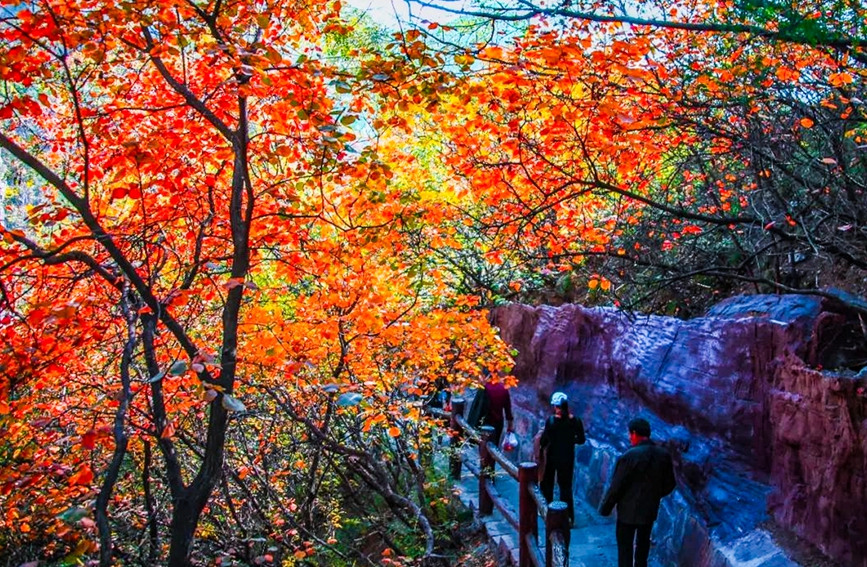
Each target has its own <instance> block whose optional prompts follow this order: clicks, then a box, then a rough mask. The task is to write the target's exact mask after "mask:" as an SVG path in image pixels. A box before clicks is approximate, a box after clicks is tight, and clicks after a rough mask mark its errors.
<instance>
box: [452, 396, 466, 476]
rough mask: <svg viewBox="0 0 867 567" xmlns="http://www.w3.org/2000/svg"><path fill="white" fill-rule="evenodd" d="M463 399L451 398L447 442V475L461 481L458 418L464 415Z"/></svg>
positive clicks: (460, 431) (459, 427) (459, 426)
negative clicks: (450, 415)
mask: <svg viewBox="0 0 867 567" xmlns="http://www.w3.org/2000/svg"><path fill="white" fill-rule="evenodd" d="M464 403H465V402H464V399H463V398H452V417H451V422H450V423H449V427H450V428H451V430H452V435H451V441H450V442H449V449H451V451H450V452H449V475H450V476H451V477H452V479H454V480H460V479H461V433H462V432H463V431H462V428H461V425H460V423H458V416H461V417H463V415H464Z"/></svg>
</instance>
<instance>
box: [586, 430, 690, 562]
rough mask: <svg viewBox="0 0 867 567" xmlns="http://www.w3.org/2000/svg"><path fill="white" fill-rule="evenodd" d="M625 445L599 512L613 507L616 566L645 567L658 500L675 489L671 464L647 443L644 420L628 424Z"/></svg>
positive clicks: (660, 450)
mask: <svg viewBox="0 0 867 567" xmlns="http://www.w3.org/2000/svg"><path fill="white" fill-rule="evenodd" d="M629 442H630V444H631V445H632V448H631V449H629V450H628V451H626V452H625V453H623V454H622V455H621V456H620V458H619V459H617V464H616V465H615V466H614V477H613V478H612V479H611V485H610V486H609V487H608V490H607V491H605V496H603V497H602V504H600V505H599V513H600V514H602V515H603V516H607V515H609V514H610V513H611V511H612V510H613V509H614V507H615V506H617V565H618V567H647V558H648V556H649V555H650V532H651V531H652V530H653V522H655V521H656V516H657V515H658V514H659V501H660V500H661V499H662V498H663V497H665V496H668V495H669V494H671V493H672V492H673V491H674V488H675V486H676V480H675V478H674V463H673V462H672V460H671V455H670V454H669V453H668V451H667V450H666V449H665V448H664V447H660V446H658V445H656V444H655V443H654V442H653V441H651V440H650V424H649V423H648V422H647V420H645V419H641V418H637V419H633V420H632V421H630V422H629ZM633 547H634V554H635V564H634V565H633V563H632V560H633Z"/></svg>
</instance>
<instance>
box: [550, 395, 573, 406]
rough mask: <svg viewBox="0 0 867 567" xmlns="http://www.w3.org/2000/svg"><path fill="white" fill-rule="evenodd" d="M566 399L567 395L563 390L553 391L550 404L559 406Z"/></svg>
mask: <svg viewBox="0 0 867 567" xmlns="http://www.w3.org/2000/svg"><path fill="white" fill-rule="evenodd" d="M568 399H569V396H567V395H566V394H564V393H563V392H554V393H553V394H552V395H551V405H552V406H559V405H560V404H562V403H563V402H565V401H567V400H568Z"/></svg>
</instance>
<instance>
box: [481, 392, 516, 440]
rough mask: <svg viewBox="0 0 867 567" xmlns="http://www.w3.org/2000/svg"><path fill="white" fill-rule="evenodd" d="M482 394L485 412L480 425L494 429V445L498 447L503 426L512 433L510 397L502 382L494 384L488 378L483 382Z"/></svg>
mask: <svg viewBox="0 0 867 567" xmlns="http://www.w3.org/2000/svg"><path fill="white" fill-rule="evenodd" d="M484 393H485V396H486V397H487V411H486V412H485V415H484V417H483V418H482V425H490V426H491V427H493V428H494V445H496V446H497V447H499V446H500V437H501V436H502V435H503V428H504V426H506V427H507V431H510V432H511V431H512V419H513V418H512V397H511V395H509V390H508V389H507V388H506V386H505V384H503V382H502V380H498V381H496V382H494V381H493V380H491V379H490V378H489V379H488V381H487V382H485V388H484Z"/></svg>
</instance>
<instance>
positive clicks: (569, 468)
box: [539, 392, 584, 525]
mask: <svg viewBox="0 0 867 567" xmlns="http://www.w3.org/2000/svg"><path fill="white" fill-rule="evenodd" d="M551 407H552V409H553V411H554V415H552V416H551V417H549V418H548V419H547V420H546V421H545V429H544V431H542V437H541V438H540V440H539V463H545V464H544V472H543V473H542V482H541V483H540V488H541V489H542V494H543V495H544V496H545V499H546V500H547V501H548V502H551V500H552V499H553V498H554V477H555V476H556V478H557V485H558V486H559V487H560V500H562V501H563V502H565V503H566V505H567V506H568V507H569V524H570V525H574V523H575V504H574V499H573V497H572V473H573V472H574V470H575V445H583V444H584V424H583V423H582V422H581V420H580V419H579V418H577V417H575V416H573V415H572V414H571V413H569V398H568V396H566V394H564V393H563V392H554V394H553V395H552V396H551Z"/></svg>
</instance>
